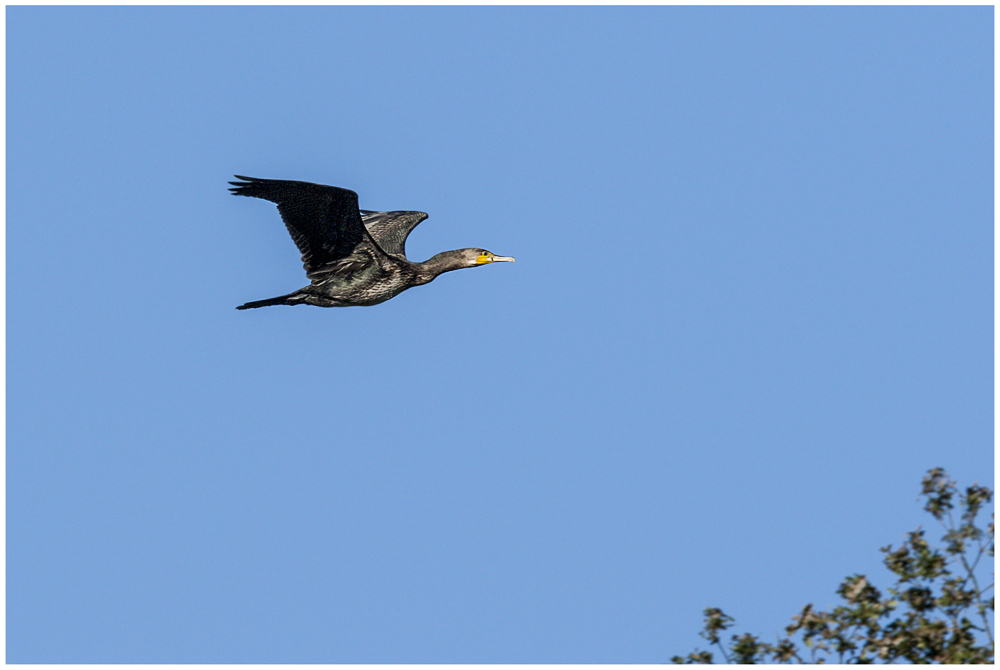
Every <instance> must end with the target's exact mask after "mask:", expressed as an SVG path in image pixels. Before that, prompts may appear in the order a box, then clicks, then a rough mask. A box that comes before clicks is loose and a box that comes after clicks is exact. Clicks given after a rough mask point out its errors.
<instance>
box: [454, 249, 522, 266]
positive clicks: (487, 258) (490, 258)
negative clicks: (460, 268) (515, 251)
mask: <svg viewBox="0 0 1000 670" xmlns="http://www.w3.org/2000/svg"><path fill="white" fill-rule="evenodd" d="M462 253H463V260H464V261H465V262H466V264H467V265H468V266H469V267H474V266H476V265H486V264H487V263H496V262H498V261H510V262H511V263H513V262H514V259H513V258H512V257H511V256H497V255H496V254H494V253H492V252H490V251H486V249H463V250H462Z"/></svg>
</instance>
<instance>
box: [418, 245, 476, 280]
mask: <svg viewBox="0 0 1000 670" xmlns="http://www.w3.org/2000/svg"><path fill="white" fill-rule="evenodd" d="M414 265H415V266H416V267H417V271H418V273H419V274H420V276H421V278H425V280H424V282H423V283H427V282H429V281H430V280H432V279H434V278H435V277H437V276H438V275H440V274H444V273H445V272H451V271H452V270H460V269H462V268H464V267H466V265H465V263H464V262H463V260H462V257H461V256H460V255H459V253H458V252H457V251H442V252H441V253H439V254H436V255H434V256H431V257H430V258H428V259H427V260H426V261H424V262H423V263H414Z"/></svg>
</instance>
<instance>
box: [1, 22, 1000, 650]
mask: <svg viewBox="0 0 1000 670" xmlns="http://www.w3.org/2000/svg"><path fill="white" fill-rule="evenodd" d="M992 31H993V8H992V7H971V8H970V7H964V8H940V7H921V8H887V7H879V8H858V7H837V8H820V7H811V8H722V7H714V8H713V7H702V8H683V7H643V8H636V7H632V8H607V7H604V8H600V7H589V8H557V7H544V8H542V7H520V8H495V7H476V8H447V7H435V8H400V7H299V8H263V7H254V8H235V7H226V8H219V7H186V8H180V7H174V8H162V7H144V8H123V7H116V8H85V7H57V8H53V7H48V8H41V7H31V8H28V7H10V8H8V10H7V310H8V312H7V316H8V318H7V343H8V357H7V391H8V395H7V398H8V404H7V660H8V661H9V662H12V663H25V662H77V663H78V662H83V663H94V662H175V663H183V662H205V663H214V662H233V663H242V662H260V663H273V662H355V663H356V662H439V663H450V662H509V663H522V662H576V663H586V662H595V663H597V662H600V663H603V662H647V663H658V662H664V661H666V660H668V659H669V658H670V656H671V655H673V654H683V653H686V652H688V651H691V650H692V649H693V648H694V647H695V646H697V645H699V644H701V643H702V641H701V640H700V639H699V638H698V637H697V632H698V630H699V629H700V626H701V611H702V609H703V608H705V607H707V606H720V607H723V608H724V609H725V610H726V611H727V612H729V613H730V614H732V615H733V616H735V617H736V618H737V619H738V621H739V623H740V628H741V629H742V630H749V631H752V632H755V633H758V634H763V635H767V636H770V635H771V634H772V633H773V632H774V631H777V630H779V629H781V628H782V627H783V626H784V625H786V624H787V623H788V620H789V617H790V616H791V615H792V614H794V613H795V612H797V611H798V609H799V608H800V607H801V606H802V605H804V604H805V603H807V602H813V603H816V605H817V606H818V607H826V606H829V605H832V604H834V603H835V601H836V596H835V595H834V590H835V588H836V586H837V584H839V582H840V580H841V579H842V578H843V577H844V576H846V575H848V574H853V573H854V572H867V573H869V574H871V575H873V578H874V580H875V582H876V584H883V585H884V584H886V583H887V581H888V580H887V578H886V577H885V575H884V573H883V572H882V570H881V567H880V555H879V553H878V547H880V546H884V545H886V544H889V543H897V544H898V543H899V542H900V541H901V540H902V538H903V535H904V533H905V532H906V531H908V530H912V529H913V528H915V527H916V526H917V525H918V524H920V523H925V522H926V521H927V520H928V519H927V518H925V516H924V515H923V514H922V512H921V511H920V505H919V503H918V502H917V493H918V488H919V481H920V478H921V476H922V474H923V473H924V472H925V471H926V470H927V469H928V468H931V467H935V466H943V467H945V468H947V469H948V471H949V472H950V473H951V474H952V475H953V476H954V477H955V478H957V479H958V480H959V481H960V482H961V483H963V484H970V483H972V482H973V481H979V482H980V483H983V484H987V485H991V486H992V484H993V480H992V477H993V442H992V440H993V376H992V374H993V348H992V343H993V309H992V307H993V201H992V198H993V32H992ZM233 174H244V175H251V176H256V177H268V178H279V179H298V180H306V181H315V182H320V183H325V184H334V185H338V186H343V187H347V188H351V189H353V190H355V191H357V192H358V193H359V194H360V200H361V206H362V207H364V208H367V209H382V210H391V209H411V210H412V209H416V210H422V211H426V212H428V213H430V218H429V219H428V220H427V221H426V222H424V223H422V224H421V225H420V226H419V227H418V228H417V229H416V231H415V232H414V234H413V235H412V236H411V238H410V240H409V243H408V246H407V251H408V255H409V256H410V258H411V259H418V260H423V259H425V258H428V257H430V256H432V255H433V254H435V253H437V252H439V251H443V250H446V249H453V248H461V247H485V248H487V249H489V250H491V251H493V252H495V253H498V254H502V255H512V256H515V257H517V263H515V264H502V265H500V264H498V265H496V266H487V267H485V268H481V269H476V270H463V271H460V272H454V273H450V274H448V275H445V276H443V277H441V278H439V279H438V280H437V281H435V282H434V283H432V284H430V285H428V286H425V287H420V288H416V289H413V290H411V291H407V292H405V293H403V294H402V295H400V296H399V297H397V298H395V299H393V300H391V301H389V302H387V303H384V304H382V305H379V306H376V307H372V308H347V309H320V308H312V307H294V308H289V307H271V308H267V309H259V310H254V311H248V312H238V311H236V310H235V309H234V308H235V307H236V306H237V305H239V304H241V303H243V302H246V301H248V300H257V299H262V298H268V297H272V296H276V295H280V294H284V293H287V292H290V291H292V290H294V289H297V288H300V287H301V286H304V285H305V283H306V280H305V277H304V274H303V271H302V268H301V264H300V261H299V254H298V252H297V251H296V250H295V248H294V246H293V244H292V242H291V240H290V239H289V238H288V236H287V233H286V232H285V230H284V227H283V225H282V224H281V221H280V219H279V217H278V215H277V212H276V210H275V209H274V208H273V206H272V205H270V204H269V203H267V202H264V201H259V200H252V199H244V198H233V197H232V196H230V195H229V192H228V191H227V190H226V188H227V184H226V181H227V180H229V179H231V178H232V175H233ZM702 646H703V645H702Z"/></svg>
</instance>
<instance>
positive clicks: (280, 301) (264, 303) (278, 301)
mask: <svg viewBox="0 0 1000 670" xmlns="http://www.w3.org/2000/svg"><path fill="white" fill-rule="evenodd" d="M296 298H298V292H296V293H289V294H288V295H279V296H278V297H277V298H268V299H267V300H254V301H252V302H248V303H245V304H243V305H240V306H239V307H237V308H236V309H257V308H258V307H270V306H271V305H301V304H302V301H301V300H297V299H296Z"/></svg>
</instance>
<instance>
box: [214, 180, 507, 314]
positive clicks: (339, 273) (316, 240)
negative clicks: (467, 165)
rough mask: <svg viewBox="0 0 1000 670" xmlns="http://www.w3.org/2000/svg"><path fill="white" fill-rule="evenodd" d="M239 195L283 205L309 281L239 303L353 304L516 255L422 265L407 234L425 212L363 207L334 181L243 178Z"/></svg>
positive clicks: (453, 257)
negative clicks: (412, 257)
mask: <svg viewBox="0 0 1000 670" xmlns="http://www.w3.org/2000/svg"><path fill="white" fill-rule="evenodd" d="M236 178H237V179H241V180H243V181H240V182H230V184H232V185H233V186H234V188H231V189H230V190H231V191H232V192H233V195H244V196H250V197H255V198H262V199H264V200H269V201H271V202H273V203H275V204H277V206H278V212H279V213H280V214H281V218H282V220H283V221H284V222H285V226H286V227H287V228H288V232H289V234H290V235H291V237H292V240H293V241H294V242H295V244H296V246H297V247H298V248H299V251H300V252H301V253H302V265H303V267H304V268H305V270H306V276H307V277H308V278H309V280H310V282H311V283H310V284H309V286H306V287H304V288H301V289H299V290H298V291H294V292H292V293H289V294H287V295H283V296H278V297H276V298H268V299H267V300H256V301H253V302H248V303H245V304H243V305H240V306H239V307H237V309H253V308H256V307H267V306H270V305H315V306H317V307H350V306H368V305H377V304H379V303H381V302H385V301H386V300H389V299H390V298H393V297H395V296H397V295H399V294H400V293H402V292H403V291H405V290H406V289H408V288H411V287H413V286H419V285H421V284H426V283H428V282H430V281H432V280H433V279H434V278H435V277H437V276H438V275H439V274H441V273H443V272H448V271H450V270H457V269H460V268H464V267H475V266H478V265H485V264H487V263H492V262H495V261H513V260H514V259H513V258H509V257H504V256H496V255H494V254H492V253H490V252H488V251H486V250H485V249H458V250H455V251H446V252H443V253H440V254H437V255H436V256H434V257H433V258H431V259H429V260H427V261H424V262H423V263H412V262H410V261H409V260H407V258H406V238H407V237H408V236H409V234H410V232H411V231H412V230H413V229H414V228H415V227H416V226H417V224H419V223H420V222H421V221H423V220H424V219H426V218H427V214H425V213H424V212H412V211H397V212H376V211H370V210H360V209H358V195H357V193H355V192H354V191H349V190H347V189H343V188H337V187H335V186H323V185H321V184H312V183H309V182H300V181H284V180H277V179H255V178H253V177H241V176H239V175H237V176H236Z"/></svg>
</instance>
